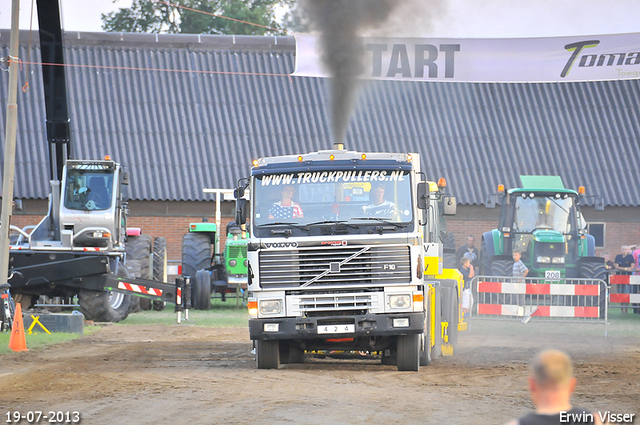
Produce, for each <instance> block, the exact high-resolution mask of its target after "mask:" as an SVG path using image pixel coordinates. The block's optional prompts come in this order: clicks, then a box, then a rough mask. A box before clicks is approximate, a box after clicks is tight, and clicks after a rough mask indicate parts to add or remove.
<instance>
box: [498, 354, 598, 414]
mask: <svg viewBox="0 0 640 425" xmlns="http://www.w3.org/2000/svg"><path fill="white" fill-rule="evenodd" d="M575 388H576V378H574V376H573V365H572V364H571V359H570V358H569V356H568V355H567V354H565V353H564V352H562V351H559V350H545V351H543V352H541V353H540V354H538V355H537V356H536V358H535V359H534V360H533V363H532V364H531V375H530V376H529V394H530V396H531V401H532V402H533V405H534V406H535V408H536V411H535V412H534V413H529V414H527V415H524V416H522V417H520V418H519V419H516V420H513V421H511V422H509V423H508V424H507V425H541V424H544V425H546V424H569V425H574V424H582V425H587V424H592V425H602V421H601V420H600V415H599V414H597V413H589V412H588V411H587V410H585V409H581V408H578V407H573V406H572V405H571V394H573V391H574V390H575Z"/></svg>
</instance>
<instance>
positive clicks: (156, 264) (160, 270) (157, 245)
mask: <svg viewBox="0 0 640 425" xmlns="http://www.w3.org/2000/svg"><path fill="white" fill-rule="evenodd" d="M166 269H167V238H162V237H159V238H154V239H153V279H154V280H157V281H159V282H164V281H165V279H166V273H165V272H166ZM164 307H165V303H164V302H162V301H153V309H154V310H155V311H162V310H164Z"/></svg>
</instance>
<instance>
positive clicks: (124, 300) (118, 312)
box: [78, 265, 133, 322]
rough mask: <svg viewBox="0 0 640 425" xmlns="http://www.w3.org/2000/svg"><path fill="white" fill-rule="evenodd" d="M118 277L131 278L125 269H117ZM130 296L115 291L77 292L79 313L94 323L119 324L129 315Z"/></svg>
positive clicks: (86, 290) (83, 290)
mask: <svg viewBox="0 0 640 425" xmlns="http://www.w3.org/2000/svg"><path fill="white" fill-rule="evenodd" d="M118 276H120V277H133V276H131V274H130V272H129V270H128V269H127V268H126V267H122V265H120V267H118ZM131 298H132V295H130V294H124V293H121V292H115V291H113V292H112V291H91V290H88V289H81V290H80V292H78V303H79V304H80V311H81V312H82V314H84V317H85V318H87V320H94V321H96V322H120V321H122V320H124V319H126V318H127V316H128V315H129V305H130V304H131Z"/></svg>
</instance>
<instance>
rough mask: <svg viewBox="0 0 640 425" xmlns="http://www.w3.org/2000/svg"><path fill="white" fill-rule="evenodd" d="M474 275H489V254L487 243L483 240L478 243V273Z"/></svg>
mask: <svg viewBox="0 0 640 425" xmlns="http://www.w3.org/2000/svg"><path fill="white" fill-rule="evenodd" d="M476 275H482V276H489V275H491V254H490V253H489V252H488V249H487V242H486V241H485V240H484V238H482V242H481V243H480V273H476Z"/></svg>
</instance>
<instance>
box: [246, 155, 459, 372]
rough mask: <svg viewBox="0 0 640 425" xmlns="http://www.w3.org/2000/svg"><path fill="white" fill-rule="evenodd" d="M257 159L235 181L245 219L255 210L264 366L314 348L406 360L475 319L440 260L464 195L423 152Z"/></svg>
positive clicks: (410, 363) (252, 267)
mask: <svg viewBox="0 0 640 425" xmlns="http://www.w3.org/2000/svg"><path fill="white" fill-rule="evenodd" d="M253 165H254V166H253V167H252V169H251V177H250V179H249V180H248V181H247V180H246V179H243V180H241V181H240V184H239V186H238V188H237V189H236V198H237V202H238V203H237V214H236V215H237V216H236V222H237V223H245V222H246V221H247V215H249V217H250V220H248V221H249V224H250V227H251V232H250V234H251V238H250V240H249V242H248V253H247V256H248V260H249V261H248V262H249V286H248V290H249V301H248V307H249V314H250V319H249V330H250V337H251V339H252V340H254V341H255V346H256V360H257V366H258V368H259V369H273V368H278V367H279V365H280V364H281V363H299V362H303V361H304V356H305V352H309V351H314V350H322V351H333V352H335V351H343V352H352V351H358V352H366V353H377V354H380V355H381V358H382V363H383V364H397V367H398V370H401V371H417V370H418V369H419V367H420V365H428V364H429V363H430V362H431V358H432V356H435V355H441V354H445V355H446V354H452V352H453V349H454V346H455V343H456V340H457V331H458V329H460V330H462V329H465V327H466V324H464V323H462V321H460V320H459V318H460V315H459V314H460V313H459V312H460V309H459V300H460V293H461V289H462V288H461V286H460V285H461V278H460V276H461V275H460V274H459V273H458V272H457V271H454V270H444V269H443V266H442V264H443V244H442V240H443V235H445V230H444V228H443V227H442V225H443V223H444V220H442V218H443V215H444V213H447V212H448V213H451V212H453V213H455V199H454V198H453V197H452V196H449V195H444V194H443V193H442V190H441V189H442V188H439V187H438V185H436V184H435V183H429V182H426V181H425V179H424V174H423V173H421V171H420V159H419V155H417V154H407V153H363V152H354V151H346V150H342V149H334V150H327V151H319V152H312V153H309V154H304V155H288V156H278V157H269V158H261V159H258V160H256V161H254V164H253ZM247 187H250V197H249V199H250V202H249V203H247V202H246V199H244V198H243V196H244V195H245V190H246V189H247Z"/></svg>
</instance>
